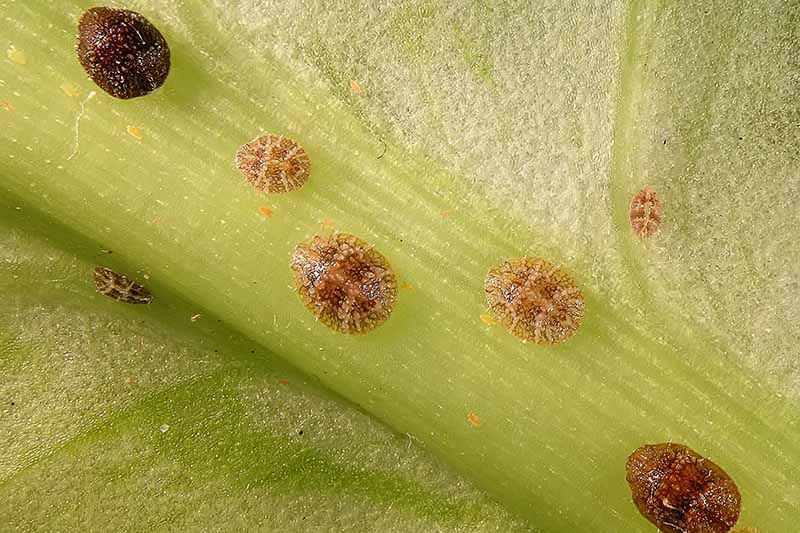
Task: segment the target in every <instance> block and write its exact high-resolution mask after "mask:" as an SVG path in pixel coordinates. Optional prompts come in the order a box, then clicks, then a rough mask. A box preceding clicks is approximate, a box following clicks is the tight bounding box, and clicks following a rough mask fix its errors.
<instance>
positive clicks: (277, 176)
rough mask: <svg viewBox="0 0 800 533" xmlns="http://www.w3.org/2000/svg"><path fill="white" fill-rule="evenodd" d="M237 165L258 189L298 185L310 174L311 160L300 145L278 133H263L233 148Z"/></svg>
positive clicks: (288, 188)
mask: <svg viewBox="0 0 800 533" xmlns="http://www.w3.org/2000/svg"><path fill="white" fill-rule="evenodd" d="M236 166H237V167H238V169H239V170H240V171H241V172H242V174H244V177H245V178H247V181H249V182H250V184H251V185H252V186H253V187H255V188H256V189H258V190H259V191H266V192H288V191H292V190H294V189H298V188H300V187H302V186H303V184H305V182H306V181H308V177H309V176H310V175H311V162H310V161H309V160H308V154H306V151H305V150H303V147H302V146H300V145H299V144H297V143H296V142H294V141H293V140H291V139H287V138H286V137H283V136H280V135H272V134H267V135H262V136H261V137H258V138H256V139H253V140H252V141H250V142H249V143H247V144H243V145H242V146H241V147H239V150H238V151H237V152H236Z"/></svg>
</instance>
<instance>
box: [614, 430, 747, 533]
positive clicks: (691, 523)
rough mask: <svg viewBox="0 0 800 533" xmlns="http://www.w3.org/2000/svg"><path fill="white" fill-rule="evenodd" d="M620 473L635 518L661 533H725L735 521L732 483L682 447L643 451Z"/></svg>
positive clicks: (736, 503) (646, 447) (736, 493)
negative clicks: (641, 518)
mask: <svg viewBox="0 0 800 533" xmlns="http://www.w3.org/2000/svg"><path fill="white" fill-rule="evenodd" d="M625 468H626V471H627V476H626V478H627V481H628V485H629V486H630V489H631V494H632V496H633V502H634V503H635V504H636V507H637V508H638V509H639V512H641V513H642V515H643V516H644V517H645V518H647V519H648V520H649V521H650V522H652V523H653V524H655V525H656V526H657V527H658V528H659V529H661V530H662V531H664V532H666V533H727V532H728V531H730V530H731V529H732V528H733V526H735V525H736V522H737V520H739V511H740V508H741V496H740V495H739V489H738V488H737V487H736V483H734V482H733V480H732V479H731V477H730V476H729V475H728V474H727V473H726V472H725V471H724V470H723V469H722V468H720V467H719V466H717V465H716V464H714V463H713V462H711V461H710V460H708V459H706V458H705V457H703V456H701V455H700V454H698V453H697V452H695V451H694V450H692V449H691V448H688V447H687V446H684V445H682V444H674V443H663V444H653V445H644V446H642V447H640V448H638V449H637V450H636V451H634V452H633V453H632V454H631V455H630V457H628V460H627V462H626V464H625Z"/></svg>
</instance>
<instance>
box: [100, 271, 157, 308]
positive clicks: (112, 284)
mask: <svg viewBox="0 0 800 533" xmlns="http://www.w3.org/2000/svg"><path fill="white" fill-rule="evenodd" d="M94 286H95V288H96V289H97V292H99V293H100V294H103V295H105V296H108V297H109V298H112V299H114V300H117V301H118V302H125V303H128V304H148V303H150V302H151V301H152V300H153V295H152V294H150V291H148V290H147V288H145V287H144V286H143V285H140V284H139V283H137V282H135V281H133V280H132V279H130V278H128V277H127V276H124V275H122V274H119V273H117V272H114V271H113V270H111V269H110V268H106V267H101V266H99V267H96V268H95V269H94Z"/></svg>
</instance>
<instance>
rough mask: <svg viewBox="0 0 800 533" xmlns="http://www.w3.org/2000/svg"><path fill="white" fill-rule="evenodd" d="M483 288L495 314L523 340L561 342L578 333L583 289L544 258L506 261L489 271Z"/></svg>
mask: <svg viewBox="0 0 800 533" xmlns="http://www.w3.org/2000/svg"><path fill="white" fill-rule="evenodd" d="M484 291H485V293H486V302H487V304H488V305H489V309H491V311H492V313H493V314H494V315H495V317H497V319H498V320H499V321H500V322H501V323H502V324H503V325H504V326H506V327H507V328H508V329H509V330H510V331H511V333H513V334H514V335H516V336H517V337H519V338H520V339H522V340H523V341H533V342H536V343H538V344H558V343H561V342H563V341H565V340H567V339H568V338H570V337H572V336H573V335H574V334H575V332H576V331H577V330H578V327H580V325H581V322H582V320H583V314H584V309H585V304H584V301H583V295H582V294H581V291H580V289H578V287H577V286H576V285H575V282H574V281H572V278H570V277H569V276H568V275H567V274H566V273H565V272H563V271H562V270H560V269H559V268H557V267H555V266H553V265H552V264H550V263H548V262H547V261H545V260H544V259H538V258H533V257H522V258H519V259H510V260H507V261H503V262H502V263H501V264H500V265H498V266H496V267H495V268H493V269H491V270H490V271H489V274H488V275H487V276H486V281H485V282H484Z"/></svg>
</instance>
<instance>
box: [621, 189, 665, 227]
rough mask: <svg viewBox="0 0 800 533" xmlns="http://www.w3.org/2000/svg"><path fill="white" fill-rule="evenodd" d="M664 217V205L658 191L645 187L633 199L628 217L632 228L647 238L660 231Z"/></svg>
mask: <svg viewBox="0 0 800 533" xmlns="http://www.w3.org/2000/svg"><path fill="white" fill-rule="evenodd" d="M663 217H664V207H663V206H662V205H661V200H660V199H659V198H658V195H656V192H655V191H654V190H653V189H652V188H650V187H645V188H644V189H642V190H641V191H639V192H638V193H636V195H635V196H634V197H633V198H632V199H631V206H630V211H629V212H628V218H629V219H630V222H631V228H633V232H634V233H636V235H638V236H639V237H640V238H642V239H645V238H647V237H650V236H651V235H653V234H654V233H655V232H656V231H658V228H659V226H661V222H662V220H663Z"/></svg>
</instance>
